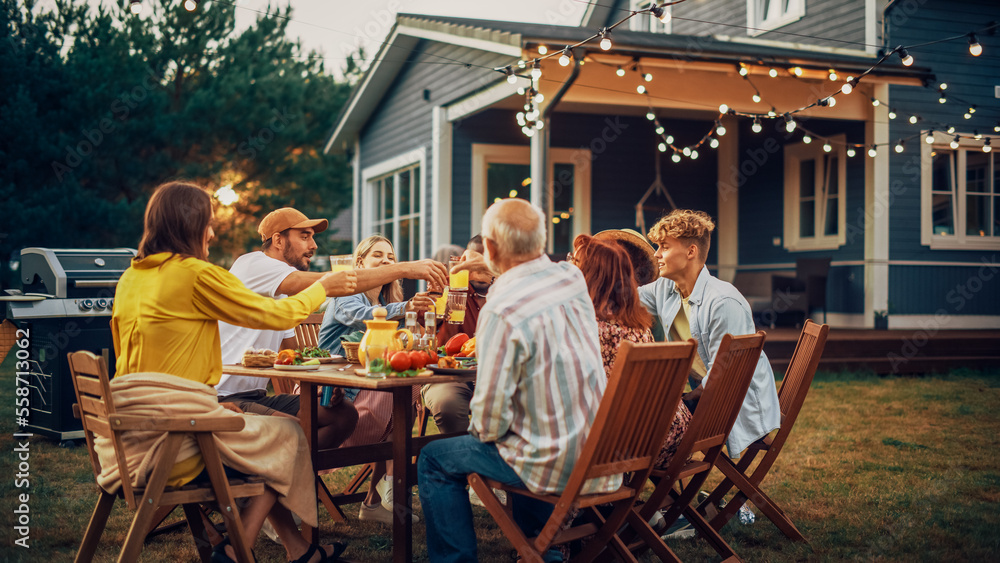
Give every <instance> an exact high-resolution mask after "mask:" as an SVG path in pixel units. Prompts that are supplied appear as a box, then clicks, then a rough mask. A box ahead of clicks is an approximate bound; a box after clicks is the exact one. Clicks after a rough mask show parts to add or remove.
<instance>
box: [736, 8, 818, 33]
mask: <svg viewBox="0 0 1000 563" xmlns="http://www.w3.org/2000/svg"><path fill="white" fill-rule="evenodd" d="M804 15H806V0H747V27H748V28H749V29H747V35H750V36H751V37H753V36H756V35H760V34H762V33H766V32H768V31H771V30H772V29H778V28H779V27H781V26H784V25H788V24H790V23H792V22H794V21H798V20H800V19H802V16H804Z"/></svg>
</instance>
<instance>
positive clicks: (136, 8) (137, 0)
mask: <svg viewBox="0 0 1000 563" xmlns="http://www.w3.org/2000/svg"><path fill="white" fill-rule="evenodd" d="M128 11H130V12H132V14H133V15H136V16H137V15H139V12H141V11H142V2H141V0H131V1H130V2H129V5H128Z"/></svg>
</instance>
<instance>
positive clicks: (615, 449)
mask: <svg viewBox="0 0 1000 563" xmlns="http://www.w3.org/2000/svg"><path fill="white" fill-rule="evenodd" d="M695 353H696V352H695V347H694V341H688V342H674V343H657V344H633V343H631V342H624V343H622V346H621V348H620V349H619V350H618V358H617V361H616V362H615V366H614V371H613V373H612V375H611V379H610V381H609V383H608V387H607V389H606V390H605V393H604V398H603V399H602V400H601V404H600V407H599V408H598V411H597V416H596V418H595V419H594V424H593V426H592V427H591V429H590V434H589V435H588V436H587V440H586V442H585V444H584V447H583V451H582V453H581V454H580V458H579V459H578V460H577V462H576V464H575V465H574V468H573V472H572V474H571V475H570V477H569V481H568V483H567V484H566V488H565V489H564V490H563V492H562V493H560V494H535V493H532V492H530V491H528V490H526V489H522V488H517V487H511V486H508V485H505V484H503V483H500V482H498V481H494V480H492V479H487V478H485V477H482V476H481V475H479V474H477V473H473V474H471V475H469V477H468V479H469V484H470V485H471V486H472V488H473V489H475V491H476V493H477V494H478V495H479V498H480V499H482V501H483V504H484V505H485V506H486V509H487V510H488V511H489V512H490V514H491V515H492V516H493V519H494V520H496V522H497V524H499V525H500V529H501V530H503V533H504V535H506V536H507V538H508V539H509V540H510V541H511V543H513V544H514V547H515V549H517V551H518V553H519V554H520V555H521V559H522V560H523V561H529V562H540V561H542V554H544V553H545V552H546V551H547V550H548V549H549V548H550V547H551V546H553V545H556V544H562V543H566V542H569V541H573V540H576V539H580V538H583V537H586V536H589V535H592V534H596V535H594V537H593V538H591V539H590V540H589V541H588V542H587V544H586V546H585V548H584V551H583V552H582V553H581V554H580V555H579V560H581V561H591V560H593V559H594V558H595V557H596V556H597V555H598V554H599V553H601V551H603V550H604V549H605V548H606V547H607V546H608V545H609V544H610V545H611V547H612V548H613V549H614V550H615V551H616V552H617V553H618V554H619V555H620V556H621V557H624V558H629V557H631V555H630V554H629V553H628V550H627V549H626V548H625V545H624V544H623V543H622V542H621V540H620V539H619V537H618V529H619V528H620V527H621V525H622V523H623V522H624V520H625V517H626V515H627V514H629V513H631V512H632V504H633V503H634V502H635V499H636V498H637V497H638V496H639V493H640V492H641V491H642V487H643V485H644V484H645V481H646V478H647V476H648V475H649V471H650V469H651V468H652V466H653V462H654V461H655V460H656V455H657V454H658V453H659V451H660V446H661V445H662V444H663V440H664V439H665V438H666V435H667V433H668V432H669V431H670V424H671V422H672V421H673V418H674V412H675V411H676V410H677V405H678V404H679V403H680V397H681V391H682V389H683V386H684V381H686V379H687V374H688V371H689V370H690V369H691V362H692V360H693V359H694V354H695ZM621 473H625V481H624V483H623V484H622V486H621V487H620V488H619V489H618V490H616V491H614V492H610V493H598V494H588V495H584V494H581V489H582V488H583V485H584V483H585V482H587V481H588V480H590V479H594V478H597V477H605V476H610V475H617V474H621ZM493 489H501V490H504V491H507V492H508V494H518V495H524V496H528V497H531V498H534V499H537V500H541V501H544V502H548V503H551V504H553V505H555V509H554V510H553V512H552V516H551V517H550V518H549V520H548V521H547V522H546V524H545V526H544V527H543V528H542V531H541V533H539V535H538V536H537V537H535V538H528V537H526V536H525V535H524V533H523V532H522V531H521V529H520V528H519V527H518V526H517V524H516V523H515V522H514V520H513V517H512V515H511V514H509V513H508V512H507V509H506V508H505V507H504V505H502V504H500V501H499V499H497V497H496V495H495V494H494V493H493ZM602 504H611V505H612V508H611V511H610V515H609V516H607V518H605V517H604V516H603V515H602V514H601V512H599V511H598V510H597V509H596V507H597V506H598V505H602ZM578 508H584V509H588V510H587V515H588V516H589V518H590V519H591V520H592V521H591V522H590V523H587V524H583V525H578V526H574V527H571V528H567V529H564V526H563V524H564V522H565V521H566V520H567V518H568V517H569V516H570V515H571V514H573V513H574V512H575V511H576V509H578Z"/></svg>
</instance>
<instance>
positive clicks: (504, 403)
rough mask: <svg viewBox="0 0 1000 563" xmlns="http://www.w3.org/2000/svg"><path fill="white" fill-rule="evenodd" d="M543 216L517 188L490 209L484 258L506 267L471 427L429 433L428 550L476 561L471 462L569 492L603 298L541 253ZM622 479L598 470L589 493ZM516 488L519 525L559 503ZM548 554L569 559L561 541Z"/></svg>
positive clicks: (592, 406)
mask: <svg viewBox="0 0 1000 563" xmlns="http://www.w3.org/2000/svg"><path fill="white" fill-rule="evenodd" d="M545 226H546V223H545V217H544V216H543V215H542V212H541V211H540V210H539V209H538V208H537V207H534V206H532V205H531V204H529V203H528V202H526V201H524V200H520V199H507V200H503V201H500V202H498V203H495V204H493V205H491V206H490V208H489V209H488V210H487V211H486V214H485V215H484V216H483V244H484V247H485V253H484V258H485V265H486V267H488V268H489V269H490V270H492V271H493V273H494V274H495V275H496V276H497V278H496V281H495V282H494V284H493V287H492V288H491V289H490V292H489V294H488V296H487V301H486V305H485V306H483V309H482V310H481V311H480V313H479V323H478V325H477V327H476V338H477V345H476V350H477V353H478V356H479V371H478V375H477V377H476V391H475V394H474V395H473V397H472V403H471V411H472V420H471V424H470V427H469V435H467V436H460V437H456V438H448V439H444V440H438V441H436V442H433V443H431V444H429V445H428V446H426V447H425V448H424V449H423V450H421V452H420V462H419V465H418V481H419V486H420V503H421V506H422V507H423V510H424V516H425V517H426V520H427V551H428V556H429V558H430V560H431V561H435V562H440V561H476V560H477V556H476V535H475V530H474V529H473V524H472V507H471V505H470V503H469V497H468V495H467V494H466V490H465V486H466V477H467V476H468V475H469V474H470V473H479V474H480V475H483V476H485V477H487V478H491V479H496V480H497V481H501V482H503V483H506V484H509V485H513V486H520V487H526V488H527V489H529V490H531V491H533V492H535V493H556V492H560V491H562V489H563V488H564V487H565V486H566V482H567V481H568V479H569V475H570V473H571V472H572V469H573V465H574V464H575V463H576V460H577V457H578V456H579V454H580V452H582V451H583V443H584V440H585V439H586V437H587V434H588V432H589V431H590V424H591V421H592V420H593V419H594V416H595V415H596V413H597V408H598V405H599V403H600V401H601V397H602V396H603V395H604V387H605V380H606V377H605V376H604V367H603V364H602V361H601V354H600V343H599V342H598V337H597V335H598V330H597V316H596V314H595V313H594V306H593V304H592V303H591V300H590V297H589V294H588V293H587V286H586V284H585V282H584V280H583V275H582V274H581V273H580V270H579V269H578V268H576V267H575V266H572V265H570V264H567V263H553V262H552V261H551V260H549V258H548V256H546V255H545V254H544V248H545ZM471 264H473V262H470V265H471ZM467 267H468V266H467ZM619 486H621V476H616V477H613V478H602V479H595V480H592V481H590V482H589V483H588V484H587V485H586V486H585V488H586V490H585V491H584V492H585V493H596V492H608V491H613V490H615V489H617V488H618V487H619ZM511 496H512V497H513V498H512V499H511V500H512V502H513V505H512V510H513V513H514V518H515V520H516V521H517V523H518V525H519V526H520V527H521V529H522V530H523V531H524V532H525V534H527V535H528V536H529V537H530V536H534V535H537V533H538V532H539V530H540V528H541V525H542V524H544V522H545V520H546V519H547V518H548V516H549V515H550V514H551V512H552V506H551V505H549V504H547V503H543V502H540V501H536V500H533V499H530V498H527V497H523V496H521V495H511ZM545 560H546V561H559V560H561V556H560V554H559V551H558V550H552V551H550V552H549V553H547V554H546V557H545Z"/></svg>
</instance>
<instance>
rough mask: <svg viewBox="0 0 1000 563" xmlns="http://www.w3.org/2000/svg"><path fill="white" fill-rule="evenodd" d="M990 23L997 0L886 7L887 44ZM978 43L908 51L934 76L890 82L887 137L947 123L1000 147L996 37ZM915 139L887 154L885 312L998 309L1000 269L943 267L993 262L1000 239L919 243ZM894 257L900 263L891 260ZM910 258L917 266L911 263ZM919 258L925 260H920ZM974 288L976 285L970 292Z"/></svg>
mask: <svg viewBox="0 0 1000 563" xmlns="http://www.w3.org/2000/svg"><path fill="white" fill-rule="evenodd" d="M914 5H915V6H916V7H915V6H914ZM899 8H905V9H899ZM896 10H899V12H898V13H897V12H896ZM991 21H1000V2H996V1H993V0H981V1H966V2H955V1H945V0H926V1H923V2H919V1H918V2H915V3H910V4H908V5H906V6H901V7H897V8H893V9H892V10H890V12H889V16H888V22H889V23H888V28H887V35H888V37H889V41H888V44H890V45H899V44H902V45H912V44H916V43H923V42H926V41H930V40H934V39H938V38H944V37H949V36H954V35H962V34H965V33H968V32H969V31H972V30H975V29H977V28H982V27H984V26H985V25H986V24H987V23H988V22H991ZM979 41H980V43H981V44H982V45H983V48H984V52H983V55H981V56H979V57H973V56H971V55H970V54H969V51H968V41H967V40H966V39H964V38H960V39H957V40H955V41H950V42H946V43H939V44H936V45H931V46H928V47H924V48H919V49H913V51H912V53H911V54H912V55H913V57H914V59H915V61H914V66H915V67H916V66H920V67H926V68H929V69H930V70H931V72H933V74H934V77H935V78H936V80H937V82H935V83H934V84H932V85H931V86H930V87H929V88H920V87H903V86H891V87H890V89H889V96H890V100H889V101H890V105H891V106H892V107H894V108H895V109H896V111H897V112H898V113H899V118H897V119H896V120H893V121H891V122H890V125H889V131H890V139H891V140H892V142H895V140H896V139H909V138H910V137H913V136H914V135H918V134H919V133H920V132H922V131H923V132H925V131H927V130H928V129H932V128H934V129H937V130H938V131H942V130H944V129H945V128H946V126H947V125H954V126H955V127H957V132H958V133H963V134H966V135H968V134H972V133H974V132H979V133H983V134H985V135H986V136H991V135H992V137H993V141H994V144H996V145H1000V133H996V132H995V131H994V129H993V127H994V126H995V125H997V124H998V122H1000V100H998V99H997V98H996V97H995V93H994V87H995V86H997V85H1000V56H998V54H1000V35H992V36H990V35H981V36H980V37H979ZM894 58H895V57H894ZM893 62H894V63H895V62H896V61H893ZM940 82H946V83H947V84H948V89H947V94H948V96H949V100H948V102H946V103H945V104H941V103H939V102H938V90H937V85H938V83H940ZM957 98H960V99H961V100H962V101H963V102H965V103H962V102H960V101H959V100H958V99H957ZM970 104H975V105H976V106H977V108H978V109H979V111H977V112H976V113H975V114H973V116H972V119H969V120H966V119H964V118H963V113H964V112H965V111H966V110H967V109H968V106H969V105H970ZM914 114H915V115H919V116H920V117H921V118H922V121H920V122H918V123H917V124H916V125H910V124H909V123H908V122H907V121H906V118H908V117H909V116H910V115H914ZM921 142H922V135H920V136H917V137H914V138H912V139H909V140H908V141H907V143H906V146H907V150H906V152H904V153H903V154H895V153H892V154H891V156H890V161H889V162H890V197H891V198H892V200H891V202H889V204H888V206H887V207H888V218H889V222H890V238H889V255H890V264H891V265H890V269H889V303H890V311H889V312H890V315H892V314H912V315H923V314H932V313H937V312H940V311H944V312H946V313H949V314H957V315H1000V282H998V281H997V279H998V278H1000V275H997V274H1000V272H996V271H994V270H991V269H990V268H985V269H983V268H982V267H981V266H948V265H946V264H947V263H948V262H963V263H976V264H979V263H982V262H983V261H985V262H989V263H992V264H997V263H1000V244H998V245H997V247H996V248H994V249H992V250H967V251H962V250H940V249H937V250H932V249H931V248H930V247H928V246H924V245H922V244H921V238H920V235H921V224H920V221H921V218H920V215H921V207H920V206H921V199H920V195H921V185H920V180H921V172H920V154H919V146H920V143H921ZM994 152H995V151H994ZM879 209H884V207H881V206H880V207H879ZM901 261H905V262H907V264H906V265H904V264H898V262H901ZM914 262H915V263H917V264H916V265H914V264H912V263H914ZM920 262H927V263H929V264H927V265H919V263H920ZM893 263H896V264H893ZM942 263H944V264H945V265H942ZM987 278H988V279H987ZM965 286H969V287H968V288H967V290H966V292H965V293H966V296H963V294H962V293H961V288H962V287H965ZM977 287H979V288H980V289H979V290H978V291H975V292H972V291H971V290H972V289H974V288H977ZM969 296H971V297H969Z"/></svg>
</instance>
